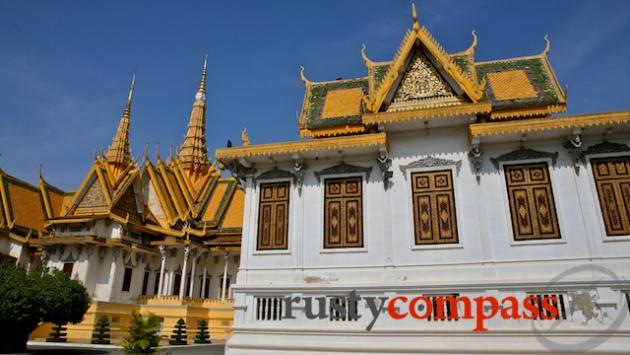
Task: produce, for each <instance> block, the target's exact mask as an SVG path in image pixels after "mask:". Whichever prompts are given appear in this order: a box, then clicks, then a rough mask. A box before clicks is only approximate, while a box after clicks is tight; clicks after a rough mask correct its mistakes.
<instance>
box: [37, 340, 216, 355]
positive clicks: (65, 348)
mask: <svg viewBox="0 0 630 355" xmlns="http://www.w3.org/2000/svg"><path fill="white" fill-rule="evenodd" d="M224 348H225V345H224V344H208V345H188V346H176V347H164V348H161V349H160V350H161V351H160V354H164V355H179V354H185V355H197V354H199V355H201V354H203V355H223V354H224V352H225V351H224ZM28 349H29V350H31V351H32V352H33V353H34V354H38V355H39V354H46V355H53V354H55V355H57V354H69V355H99V354H107V355H122V354H123V353H121V352H119V351H117V350H116V347H114V346H92V345H90V344H50V343H40V342H37V343H35V342H29V345H28Z"/></svg>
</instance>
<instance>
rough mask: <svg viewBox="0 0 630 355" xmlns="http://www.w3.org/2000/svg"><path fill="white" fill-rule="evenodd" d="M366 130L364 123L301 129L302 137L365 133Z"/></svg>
mask: <svg viewBox="0 0 630 355" xmlns="http://www.w3.org/2000/svg"><path fill="white" fill-rule="evenodd" d="M364 132H365V126H364V125H362V124H358V125H345V126H340V127H331V128H319V129H301V130H300V138H305V137H314V138H321V137H333V136H341V135H345V134H357V133H364Z"/></svg>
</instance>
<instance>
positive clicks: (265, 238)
mask: <svg viewBox="0 0 630 355" xmlns="http://www.w3.org/2000/svg"><path fill="white" fill-rule="evenodd" d="M289 191H290V184H289V183H288V182H281V183H273V184H260V203H259V205H258V242H257V247H256V249H258V250H273V249H287V247H288V243H287V239H288V233H289Z"/></svg>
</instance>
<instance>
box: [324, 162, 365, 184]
mask: <svg viewBox="0 0 630 355" xmlns="http://www.w3.org/2000/svg"><path fill="white" fill-rule="evenodd" d="M371 172H372V167H371V166H369V167H363V166H356V165H350V164H346V163H344V162H341V163H339V164H337V165H334V166H331V167H329V168H326V169H324V170H320V171H315V178H316V179H317V181H318V182H319V181H320V180H321V177H322V176H323V175H335V174H352V173H364V174H365V178H366V179H367V180H369V179H370V173H371Z"/></svg>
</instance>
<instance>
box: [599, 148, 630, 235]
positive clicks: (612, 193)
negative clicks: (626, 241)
mask: <svg viewBox="0 0 630 355" xmlns="http://www.w3.org/2000/svg"><path fill="white" fill-rule="evenodd" d="M591 165H592V167H593V176H594V177H595V185H597V194H598V196H599V206H600V208H601V211H602V216H603V217H604V224H605V225H606V235H608V236H611V237H614V236H621V235H630V157H618V158H605V159H593V160H591Z"/></svg>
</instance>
